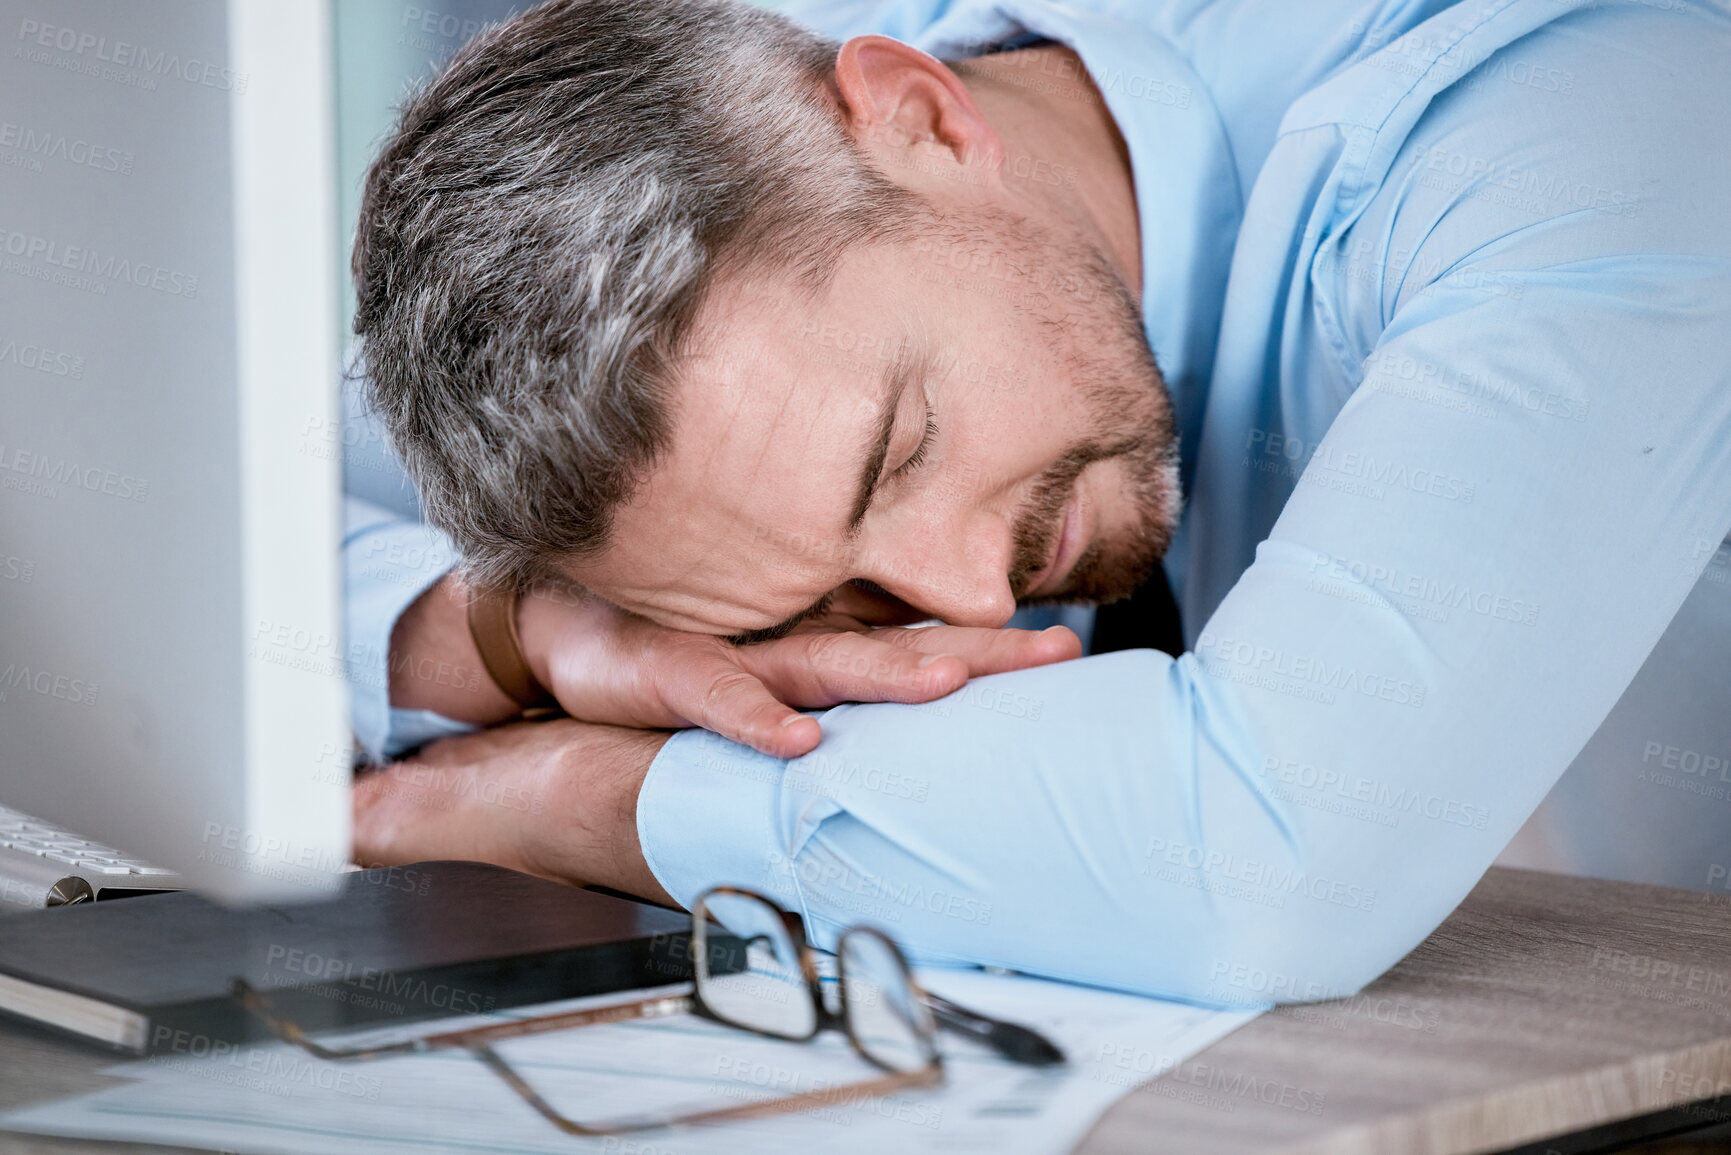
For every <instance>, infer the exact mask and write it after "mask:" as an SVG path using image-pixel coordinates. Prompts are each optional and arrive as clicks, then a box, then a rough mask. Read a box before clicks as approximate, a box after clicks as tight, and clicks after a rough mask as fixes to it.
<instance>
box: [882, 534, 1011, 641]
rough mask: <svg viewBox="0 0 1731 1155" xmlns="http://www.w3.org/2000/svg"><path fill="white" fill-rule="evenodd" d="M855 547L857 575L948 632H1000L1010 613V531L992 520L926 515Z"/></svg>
mask: <svg viewBox="0 0 1731 1155" xmlns="http://www.w3.org/2000/svg"><path fill="white" fill-rule="evenodd" d="M861 544H862V546H863V548H862V549H861V551H860V559H859V569H860V572H859V574H858V575H857V576H859V577H863V578H867V579H869V580H870V581H874V582H876V583H877V584H878V585H880V586H882V587H883V588H884V589H885V590H887V591H888V592H889V593H891V594H894V595H895V596H896V597H898V598H900V599H901V600H902V601H905V602H907V603H908V604H909V605H912V606H915V607H917V608H918V609H920V610H922V611H923V612H925V613H928V614H930V615H931V616H933V617H935V618H938V619H940V620H942V621H944V622H947V623H949V624H950V625H952V626H986V627H997V626H1002V625H1003V624H1004V623H1006V622H1008V621H1009V620H1010V615H1011V614H1014V613H1015V612H1016V596H1015V593H1014V592H1013V591H1012V590H1011V589H1010V563H1011V557H1012V552H1013V546H1012V539H1011V533H1010V525H1009V523H1008V522H1007V521H1006V520H1005V519H1004V518H1003V517H1001V516H999V515H997V514H994V513H991V512H989V511H985V510H977V511H974V512H973V513H972V514H969V515H964V514H961V513H957V514H956V515H954V516H947V517H940V516H936V515H934V514H932V513H931V512H930V511H928V512H927V513H926V515H925V516H924V517H910V518H909V520H908V522H907V523H905V524H890V525H883V526H882V527H881V529H880V531H879V532H876V533H874V534H873V535H872V537H871V539H870V540H868V541H865V542H863V543H861Z"/></svg>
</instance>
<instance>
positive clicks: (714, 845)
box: [637, 730, 834, 910]
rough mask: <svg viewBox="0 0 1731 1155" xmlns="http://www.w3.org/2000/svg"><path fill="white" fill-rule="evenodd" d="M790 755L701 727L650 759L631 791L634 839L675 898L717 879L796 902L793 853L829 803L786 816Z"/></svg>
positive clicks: (688, 899)
mask: <svg viewBox="0 0 1731 1155" xmlns="http://www.w3.org/2000/svg"><path fill="white" fill-rule="evenodd" d="M786 772H787V762H786V761H785V760H784V759H781V758H772V757H770V756H769V755H767V754H760V753H758V752H757V751H755V750H753V749H751V748H750V747H748V746H741V745H739V744H738V743H735V742H729V741H728V740H727V739H725V738H722V737H719V736H718V735H715V734H711V733H709V732H708V731H706V730H681V731H680V732H679V733H677V734H675V735H674V736H673V737H672V738H670V739H668V741H667V742H666V744H665V745H663V746H662V747H661V752H660V753H659V754H657V755H656V756H655V761H654V762H652V763H650V766H649V773H648V775H647V776H646V777H645V778H644V779H643V788H642V789H641V790H640V791H639V792H638V795H637V839H638V844H639V845H640V846H641V847H642V849H643V858H644V861H645V862H647V863H648V864H649V869H650V871H651V873H653V874H654V875H655V878H656V881H658V882H660V883H661V886H662V889H664V890H666V891H667V893H668V894H670V895H672V896H673V898H674V899H675V900H676V901H677V902H678V903H679V904H680V905H681V906H684V907H686V908H687V909H689V908H690V906H691V903H692V901H693V900H694V899H695V898H696V897H697V896H698V895H699V894H701V893H702V892H703V891H705V890H707V889H708V888H709V887H712V886H717V885H720V884H723V883H725V884H728V885H731V886H743V887H747V888H749V889H751V890H756V891H760V892H762V893H763V894H765V895H766V896H768V897H770V898H773V899H775V900H776V901H778V902H779V903H781V905H782V906H783V907H785V908H787V909H789V910H798V909H799V905H798V904H799V895H798V893H797V890H796V877H795V871H794V858H795V856H796V855H797V854H798V851H799V847H800V845H802V844H803V843H804V841H805V838H806V836H807V835H809V833H810V832H811V831H812V830H813V829H815V828H816V826H817V824H818V823H819V822H821V821H822V820H823V818H824V817H826V816H827V815H828V814H829V813H833V812H834V807H833V805H830V804H828V803H827V800H821V799H820V800H817V805H818V806H819V809H820V810H821V811H822V813H810V814H794V815H786V814H784V813H783V811H782V806H781V797H782V791H781V783H782V777H783V775H784V774H785V773H786Z"/></svg>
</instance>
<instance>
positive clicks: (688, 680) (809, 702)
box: [390, 577, 1082, 758]
mask: <svg viewBox="0 0 1731 1155" xmlns="http://www.w3.org/2000/svg"><path fill="white" fill-rule="evenodd" d="M467 599H468V593H467V591H466V590H465V589H464V588H463V586H462V585H461V583H459V582H457V580H456V579H455V578H451V577H447V578H445V579H444V580H443V581H441V582H440V583H439V584H438V585H436V586H434V587H433V588H432V589H430V590H428V591H427V592H426V593H425V594H423V595H422V596H421V598H420V599H419V600H417V601H416V602H415V604H414V605H413V606H411V607H410V609H409V610H408V612H406V613H404V614H403V616H402V618H401V619H399V621H398V623H397V629H396V632H395V633H394V634H393V636H392V639H391V663H390V669H391V703H392V705H394V706H398V707H401V708H404V709H422V710H433V711H435V712H437V713H440V714H443V715H445V716H446V717H449V718H455V719H457V720H459V721H464V722H472V723H475V724H477V725H488V724H490V723H493V722H498V721H502V720H504V719H506V718H509V717H512V716H513V715H514V714H515V713H516V712H517V707H516V705H515V703H513V702H512V701H511V700H510V699H509V698H507V697H505V695H504V694H503V693H501V692H500V691H499V689H498V687H496V686H494V685H493V683H492V680H491V679H490V678H488V677H487V676H486V675H485V673H477V671H480V669H481V666H480V658H479V655H478V654H476V652H475V649H474V644H473V642H472V641H471V640H470V638H469V634H468V625H467V621H466V618H465V616H464V607H465V606H466V605H467ZM518 632H519V633H520V634H521V635H522V639H523V647H524V651H525V654H524V656H525V658H526V659H527V660H528V662H529V666H530V668H531V669H532V670H533V671H534V673H535V676H536V677H537V678H538V679H540V681H541V683H542V685H544V686H546V687H547V688H548V689H549V690H550V691H552V693H553V695H554V696H555V697H556V698H558V699H559V704H560V705H561V706H563V707H564V709H565V711H566V713H568V714H570V715H571V716H572V717H573V718H577V719H580V720H582V721H586V722H599V723H606V724H609V725H615V726H635V727H657V728H660V727H681V726H702V727H703V728H705V729H708V730H713V731H715V732H716V733H718V734H721V735H722V736H724V737H727V738H731V739H733V740H734V741H736V742H742V743H744V744H746V745H749V746H752V747H755V748H756V749H758V750H761V751H763V752H764V753H766V754H771V755H774V756H776V757H780V758H793V757H797V756H799V755H801V754H805V753H807V752H809V751H810V750H812V749H813V748H814V747H816V746H817V744H818V742H819V741H820V740H821V738H822V737H823V732H822V729H821V728H820V727H819V725H818V723H817V721H816V720H815V719H813V718H808V717H805V716H804V715H802V714H800V713H799V710H800V709H820V708H823V707H827V706H833V705H836V704H837V703H839V702H928V701H931V700H932V699H934V698H941V697H943V696H944V695H945V694H949V693H952V692H953V691H955V690H957V689H960V688H961V686H962V685H963V683H965V682H966V681H967V680H968V679H969V678H971V677H979V676H980V675H983V674H997V673H1003V672H1005V671H1007V670H1020V669H1025V668H1027V667H1029V666H1040V665H1045V664H1047V663H1049V662H1060V661H1066V660H1068V659H1071V658H1076V657H1080V656H1081V653H1082V644H1081V642H1080V640H1078V639H1077V637H1076V635H1075V634H1073V633H1071V632H1070V631H1069V630H1067V629H1064V628H1062V627H1053V628H1052V629H1049V630H1044V631H1041V632H1038V633H1035V632H1032V631H1028V630H990V629H969V628H962V627H956V626H935V627H931V628H928V629H903V628H893V627H892V628H878V629H872V628H868V627H867V626H866V625H865V624H864V623H863V622H862V621H860V620H859V618H858V617H857V616H856V617H837V618H834V619H830V620H825V621H817V622H813V623H811V624H810V625H809V626H808V627H807V628H805V629H804V630H802V632H800V633H796V634H794V635H792V636H790V637H786V638H781V639H779V640H777V641H773V642H763V643H760V644H757V645H750V646H735V645H733V644H731V643H729V642H727V641H725V640H723V639H721V638H717V637H712V636H710V635H708V634H693V633H687V632H684V631H682V630H671V629H668V628H666V627H664V626H658V625H656V624H655V623H653V622H651V621H649V620H648V619H646V618H641V617H637V616H636V615H634V614H629V613H626V612H625V611H623V610H620V609H618V608H616V607H614V606H612V605H610V604H608V603H607V602H604V601H601V600H600V599H597V598H590V597H586V596H583V595H580V594H575V593H570V594H567V593H565V592H563V591H538V592H536V593H534V594H531V595H529V596H527V597H525V598H524V599H523V600H522V603H521V605H520V607H519V609H518ZM435 658H436V660H434V659H435ZM428 670H432V671H434V673H435V674H437V673H438V672H440V671H451V670H455V671H465V672H466V676H465V677H463V678H451V677H438V676H429V675H426V674H425V671H428Z"/></svg>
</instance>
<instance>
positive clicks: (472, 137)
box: [354, 0, 910, 588]
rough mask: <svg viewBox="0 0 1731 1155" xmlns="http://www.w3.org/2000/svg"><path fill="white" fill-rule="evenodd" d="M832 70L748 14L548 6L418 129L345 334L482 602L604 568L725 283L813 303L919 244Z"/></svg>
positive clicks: (370, 179) (385, 178) (660, 3)
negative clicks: (840, 268) (851, 253)
mask: <svg viewBox="0 0 1731 1155" xmlns="http://www.w3.org/2000/svg"><path fill="white" fill-rule="evenodd" d="M836 47H837V46H836V45H835V44H833V43H832V42H829V41H826V40H824V39H823V38H822V37H819V36H817V35H815V34H813V33H811V32H808V31H806V30H804V29H802V28H800V27H799V26H797V25H795V24H793V23H792V22H791V21H789V20H787V19H785V18H783V17H780V16H778V15H775V14H772V13H769V12H766V11H762V10H760V9H756V8H752V7H749V6H747V5H745V4H742V3H737V2H733V0H552V2H551V3H547V4H544V5H542V6H540V7H538V8H535V9H533V10H531V11H529V12H527V13H524V14H523V15H521V16H518V17H516V18H514V19H512V20H510V21H508V22H506V23H504V24H501V25H498V26H496V27H494V28H491V29H488V30H486V31H484V32H482V33H481V34H480V35H479V36H477V37H476V38H475V39H474V40H473V41H471V42H470V43H469V44H467V45H466V46H465V47H464V48H463V49H462V50H461V51H459V52H458V53H457V54H456V55H455V56H454V57H453V58H452V59H451V61H450V63H449V64H448V65H447V66H446V67H445V69H444V70H443V71H442V72H441V73H440V74H439V75H438V76H437V77H436V78H435V79H434V80H433V81H432V82H431V83H430V84H429V85H428V86H427V87H426V88H424V89H423V90H422V91H421V92H419V93H418V94H417V95H415V96H414V97H413V98H412V99H410V100H409V102H408V103H407V104H406V105H405V107H404V108H403V110H402V114H401V117H400V120H399V121H398V124H397V128H396V131H395V133H394V134H393V135H392V136H391V138H390V139H389V141H387V142H386V144H385V146H384V149H383V151H382V152H381V153H380V154H379V156H378V158H377V159H376V160H375V161H374V162H373V165H372V168H371V169H370V170H369V172H368V174H367V181H366V190H365V194H364V199H363V201H362V205H361V214H360V224H359V228H358V231H357V234H356V238H355V248H354V275H355V289H356V295H357V298H358V307H357V311H356V315H355V331H356V332H357V333H358V334H360V335H361V337H362V338H363V339H364V342H363V350H364V353H365V358H366V371H367V373H368V376H369V378H370V380H371V400H372V403H373V405H374V406H375V407H376V408H377V410H378V412H379V414H380V416H381V417H382V418H383V420H384V422H385V424H386V425H387V427H388V428H389V429H390V431H391V436H392V439H393V441H394V442H395V444H396V447H397V449H398V451H399V452H400V453H401V455H402V457H403V461H404V464H405V466H406V467H407V469H408V471H409V473H410V475H411V476H413V477H414V479H415V482H416V483H417V485H418V486H419V487H420V493H421V501H422V506H423V509H424V510H425V512H426V516H427V518H428V520H429V521H431V522H432V523H433V524H435V525H437V526H439V527H440V528H442V529H444V530H445V531H446V532H448V533H449V534H450V535H451V536H452V538H453V540H454V541H455V543H456V545H457V548H458V550H459V551H460V552H461V553H462V555H463V558H464V563H463V570H464V574H465V576H466V577H467V578H468V579H469V580H471V581H473V582H475V583H477V584H480V585H485V586H490V587H495V588H504V587H515V588H522V587H523V586H526V585H528V584H531V583H533V582H535V581H537V580H541V579H544V578H550V577H555V576H557V574H558V572H559V565H560V563H561V562H562V561H566V560H570V559H574V558H579V557H583V556H585V555H591V554H593V553H594V552H596V551H598V550H600V549H601V548H603V547H604V545H605V544H606V540H607V534H608V529H609V525H610V522H611V516H610V515H611V513H612V510H613V509H614V508H615V507H616V506H617V505H618V503H619V502H621V501H623V500H624V499H625V498H626V497H628V496H629V495H630V493H631V490H632V488H633V486H634V484H635V483H636V481H637V480H639V479H640V478H641V476H642V475H643V473H644V472H645V471H646V470H647V468H648V467H649V466H650V465H652V464H653V462H654V461H655V459H656V457H657V456H658V455H659V454H660V453H661V452H663V451H664V450H665V449H666V447H667V442H668V439H669V435H670V430H669V420H668V395H667V394H668V384H669V374H670V370H671V367H672V364H673V362H674V360H675V359H676V357H677V356H678V353H679V351H680V346H681V341H682V340H683V339H684V338H685V337H686V336H687V334H688V331H689V328H690V323H691V320H692V318H693V315H694V314H695V313H696V311H697V308H698V306H699V304H700V303H701V301H702V298H703V294H704V291H705V289H706V287H707V286H708V285H709V284H710V283H711V282H712V280H713V277H714V273H715V270H716V268H717V267H718V265H720V264H722V263H723V262H725V263H726V264H727V266H728V268H729V269H730V271H733V270H753V271H755V270H770V269H774V270H777V271H779V272H781V273H783V274H784V275H789V274H790V275H793V276H796V277H799V278H801V279H802V280H803V281H804V282H805V283H807V284H810V285H821V284H822V283H823V282H824V281H825V280H826V279H827V277H828V275H829V273H830V272H831V271H833V268H834V262H835V260H836V259H837V258H838V257H839V256H840V254H841V252H842V251H843V250H845V248H846V247H847V246H848V245H850V244H853V243H855V242H858V241H861V240H866V239H869V238H875V237H883V236H888V235H891V234H892V233H894V232H896V231H898V224H897V222H898V221H901V222H905V220H906V214H907V211H908V209H909V207H910V204H909V194H905V193H903V192H902V191H901V190H900V189H898V187H897V186H895V185H894V184H891V183H890V182H888V181H886V180H884V179H882V178H881V177H879V176H878V175H877V174H876V173H875V172H874V171H873V170H871V169H870V168H869V167H868V166H867V165H866V164H865V163H864V162H863V160H862V159H861V157H860V156H859V154H858V152H857V151H856V150H855V148H854V147H853V145H852V142H851V140H850V139H849V137H848V136H847V133H846V130H845V128H844V125H843V123H842V120H841V117H840V115H839V113H838V110H837V108H836V103H835V98H834V96H833V94H832V91H831V85H832V83H833V72H834V62H835V52H836Z"/></svg>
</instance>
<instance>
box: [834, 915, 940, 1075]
mask: <svg viewBox="0 0 1731 1155" xmlns="http://www.w3.org/2000/svg"><path fill="white" fill-rule="evenodd" d="M836 953H837V956H838V958H839V961H840V964H841V965H840V972H841V982H842V995H843V999H842V1002H843V1005H844V1007H845V1008H846V1010H845V1013H846V1015H847V1018H848V1027H849V1029H850V1031H851V1032H852V1034H853V1037H854V1039H855V1040H856V1041H857V1042H858V1043H859V1046H860V1049H861V1050H863V1051H864V1052H865V1053H866V1054H867V1055H868V1056H869V1057H870V1058H871V1059H873V1060H874V1061H875V1062H877V1063H880V1064H882V1065H883V1066H884V1067H885V1068H887V1069H888V1070H891V1071H896V1072H901V1073H907V1072H912V1071H919V1070H922V1069H924V1068H925V1067H927V1066H929V1065H930V1064H931V1062H932V1043H931V1039H932V1032H933V1029H934V1028H933V1024H932V1022H931V1015H930V1012H928V1011H927V1010H926V1007H925V1005H924V1004H923V1003H921V1002H920V1001H919V998H918V996H916V995H915V994H914V991H913V986H912V984H911V983H910V982H909V981H908V974H907V968H906V966H905V964H903V962H902V960H901V956H900V955H899V954H898V953H897V951H896V949H895V947H893V946H891V945H890V942H889V940H888V939H886V938H884V937H883V936H882V935H881V934H878V933H877V932H875V931H871V930H864V929H858V928H856V929H854V930H850V931H848V932H847V933H846V934H844V935H843V936H842V938H841V941H840V942H839V943H838V944H837V952H836Z"/></svg>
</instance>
